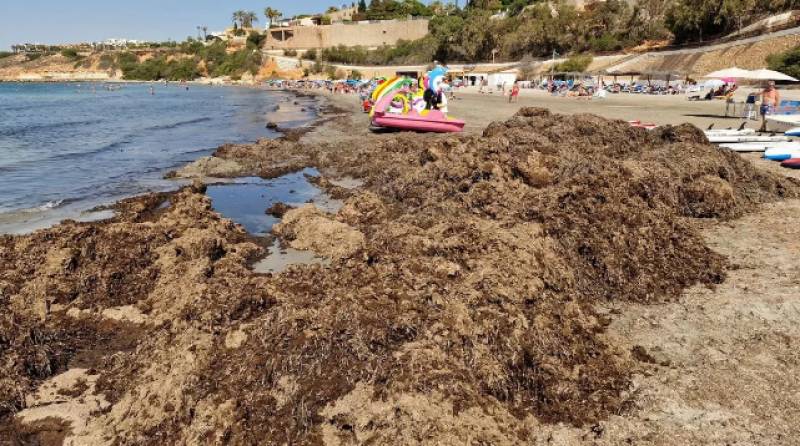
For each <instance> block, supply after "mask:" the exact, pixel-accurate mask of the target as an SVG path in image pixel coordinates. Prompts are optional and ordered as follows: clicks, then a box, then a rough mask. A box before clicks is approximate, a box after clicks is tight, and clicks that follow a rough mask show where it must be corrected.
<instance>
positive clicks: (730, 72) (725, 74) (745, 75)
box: [703, 67, 752, 79]
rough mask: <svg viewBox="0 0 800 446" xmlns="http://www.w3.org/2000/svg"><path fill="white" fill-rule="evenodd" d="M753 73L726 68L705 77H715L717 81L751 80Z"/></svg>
mask: <svg viewBox="0 0 800 446" xmlns="http://www.w3.org/2000/svg"><path fill="white" fill-rule="evenodd" d="M751 75H752V73H751V72H750V71H748V70H743V69H741V68H736V67H731V68H725V69H724V70H717V71H712V72H711V73H708V74H706V75H705V76H703V77H713V78H716V79H727V78H731V79H751V77H750V76H751Z"/></svg>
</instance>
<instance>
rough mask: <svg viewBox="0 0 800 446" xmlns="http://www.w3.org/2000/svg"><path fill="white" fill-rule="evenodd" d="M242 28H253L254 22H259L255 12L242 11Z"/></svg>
mask: <svg viewBox="0 0 800 446" xmlns="http://www.w3.org/2000/svg"><path fill="white" fill-rule="evenodd" d="M241 20H242V28H252V27H253V22H257V21H258V16H257V15H256V13H255V12H253V11H242V19H241Z"/></svg>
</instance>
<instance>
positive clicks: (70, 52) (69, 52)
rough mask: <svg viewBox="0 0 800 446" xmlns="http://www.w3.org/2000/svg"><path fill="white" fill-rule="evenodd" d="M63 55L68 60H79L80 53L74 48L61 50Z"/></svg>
mask: <svg viewBox="0 0 800 446" xmlns="http://www.w3.org/2000/svg"><path fill="white" fill-rule="evenodd" d="M61 55H62V56H64V57H66V58H67V59H77V58H78V51H76V50H75V49H74V48H64V49H63V50H61Z"/></svg>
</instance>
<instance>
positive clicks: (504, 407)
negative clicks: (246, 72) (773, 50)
mask: <svg viewBox="0 0 800 446" xmlns="http://www.w3.org/2000/svg"><path fill="white" fill-rule="evenodd" d="M309 93H310V94H312V95H314V96H320V97H321V98H326V99H325V101H326V102H327V103H328V104H326V105H330V106H331V107H336V106H340V107H341V108H340V109H335V108H331V109H330V113H329V116H327V118H329V119H327V120H324V119H323V118H322V117H320V119H319V120H317V122H316V125H313V128H310V129H308V130H307V131H303V132H302V134H301V135H297V137H294V138H289V137H287V138H279V139H275V140H267V139H264V140H259V141H257V142H256V143H252V144H231V145H226V146H222V147H220V148H218V149H217V150H216V151H215V153H214V155H215V156H214V157H213V158H217V159H218V161H215V162H223V161H224V162H226V163H228V162H230V163H232V164H228V165H226V166H223V167H226V168H229V169H232V170H231V171H235V173H236V174H237V175H239V176H241V175H254V176H260V177H262V178H271V177H274V176H276V175H279V174H280V173H281V172H286V171H296V170H300V169H299V168H298V167H316V168H317V169H318V170H319V172H320V173H321V174H322V175H321V176H320V177H318V178H317V179H315V180H314V181H315V182H316V184H317V186H318V187H320V189H322V190H324V191H326V192H328V193H330V194H331V195H334V194H335V195H337V196H338V197H340V198H341V199H342V200H343V201H344V206H343V207H342V208H341V209H340V210H339V211H338V212H336V213H324V212H321V211H319V210H315V209H314V207H313V206H302V207H298V208H295V209H289V210H286V213H285V214H282V215H283V219H282V221H281V222H280V223H279V224H278V225H276V227H275V228H274V233H275V236H276V237H277V238H278V240H280V243H281V244H282V246H284V247H288V248H291V249H300V250H306V251H312V252H315V253H317V254H319V255H320V256H322V257H324V258H326V259H328V260H329V261H328V262H327V263H325V264H319V265H303V266H297V267H291V268H289V269H288V270H286V271H284V272H283V273H281V274H257V273H254V272H253V271H251V270H250V266H251V265H252V260H253V259H254V258H257V257H259V256H262V255H263V254H264V249H265V247H264V246H262V245H259V244H258V243H254V241H253V240H252V237H250V236H249V234H247V233H245V232H244V231H242V230H241V229H239V228H238V227H237V226H236V225H233V224H232V223H231V222H230V221H229V220H226V219H223V218H220V217H219V215H217V213H215V212H213V211H212V210H211V208H210V205H209V199H208V198H207V197H206V196H205V194H204V192H205V189H204V188H205V185H203V184H201V183H200V182H199V181H197V182H194V183H193V185H192V186H189V187H185V188H182V189H180V190H178V191H175V192H172V193H170V194H169V199H168V202H169V205H168V206H166V207H162V204H163V203H164V201H165V199H164V198H163V197H156V196H154V195H152V194H151V195H144V196H137V197H134V198H130V199H127V200H124V201H123V202H120V203H118V216H117V217H116V218H115V220H114V221H109V222H101V223H90V224H75V223H65V224H62V225H58V226H57V227H54V228H51V229H48V230H45V231H41V232H40V233H37V234H33V235H29V236H24V237H8V236H2V237H0V255H5V256H7V257H5V258H7V259H8V262H9V263H8V265H9V266H7V267H6V268H7V270H6V271H4V272H5V273H7V274H5V275H4V276H3V277H4V279H3V280H5V282H0V295H7V296H10V298H9V302H10V303H8V304H7V305H8V308H10V309H12V310H13V311H14V312H15V314H24V315H26V317H27V318H26V319H24V323H25V324H29V325H30V326H31V327H36V328H37V329H41V330H49V329H51V328H50V327H51V326H62V327H71V326H73V325H75V324H78V326H79V327H80V328H81V330H82V331H81V333H82V335H81V336H83V337H79V336H76V335H74V334H72V333H71V332H69V331H68V330H66V331H64V332H58V334H54V335H53V336H54V337H53V339H54V341H52V342H53V344H54V345H55V344H56V343H62V344H63V345H64V349H67V348H74V349H76V351H78V355H77V356H76V357H77V359H75V357H73V358H71V359H69V360H67V362H66V363H64V364H56V367H55V368H56V370H55V372H58V373H60V372H64V371H66V370H67V369H69V372H67V373H62V374H56V375H55V376H54V377H46V378H48V379H47V380H46V381H44V384H42V383H41V380H37V379H33V378H26V377H25V376H23V375H22V374H17V375H13V376H15V377H19V379H17V381H15V385H17V386H18V388H19V389H23V390H22V391H21V392H22V393H23V394H26V395H34V396H35V398H33V397H32V398H31V399H30V400H29V403H27V404H23V406H26V405H27V407H26V408H25V409H24V410H22V411H21V412H19V413H18V414H17V415H14V416H12V418H11V421H10V422H8V423H6V424H4V422H3V421H2V419H0V434H2V433H3V432H11V433H12V434H14V433H19V432H26V435H39V434H41V435H43V434H46V433H48V432H54V431H58V432H61V433H60V434H59V435H62V438H66V439H67V440H68V441H73V442H74V444H76V445H79V444H104V443H107V442H111V441H123V442H124V441H129V442H140V443H141V442H145V443H146V439H144V438H143V437H142V432H148V433H150V434H153V433H157V434H158V436H157V441H159V442H162V443H163V442H169V443H196V442H198V441H200V439H209V438H218V439H223V438H224V439H225V441H231V442H234V443H235V442H247V441H248V439H249V440H251V441H261V442H265V443H282V442H297V443H304V442H312V441H319V442H327V443H329V444H337V443H336V442H340V443H341V442H345V444H348V443H347V441H350V442H351V443H358V442H365V441H371V442H373V443H375V444H409V443H413V439H415V438H423V437H424V438H429V439H436V440H441V441H442V442H443V444H453V445H455V444H460V442H459V440H460V439H463V438H466V436H468V435H474V437H472V438H474V439H475V440H476V441H481V442H484V443H486V444H497V445H505V444H509V445H517V444H536V443H537V442H540V441H541V442H547V441H550V440H552V439H555V440H557V441H559V442H560V443H561V444H564V445H584V444H588V443H589V442H597V443H599V444H609V445H610V444H620V443H622V442H625V441H631V440H632V441H633V442H642V443H646V444H652V445H658V446H666V445H670V444H674V442H675V441H679V442H682V443H686V444H714V439H715V438H759V439H762V440H763V441H760V444H764V445H766V444H778V443H780V441H781V440H780V439H781V438H784V439H785V438H794V436H795V435H796V434H798V433H799V432H798V431H797V426H796V424H793V423H792V420H793V414H794V413H796V411H797V409H798V407H797V404H796V401H791V399H790V398H788V397H787V398H783V397H781V395H793V394H795V391H796V390H798V389H797V386H796V384H795V382H794V381H792V380H791V379H788V378H789V377H791V376H793V374H794V373H796V372H797V371H800V364H798V363H797V362H792V360H791V355H792V351H793V348H794V347H793V346H794V345H796V344H795V343H796V342H797V341H798V340H800V332H798V328H797V324H796V318H797V317H798V315H797V314H796V312H793V310H792V308H793V307H792V300H791V299H790V296H791V290H792V289H793V287H795V288H796V280H794V279H792V277H791V273H792V271H793V269H792V268H793V266H792V264H791V258H792V253H793V252H795V251H794V250H796V249H797V248H798V245H797V242H796V241H792V240H794V239H793V238H792V232H791V231H792V229H791V225H790V224H788V222H790V221H792V218H794V217H796V216H800V201H799V200H798V199H797V198H798V197H800V181H796V180H795V181H793V180H788V179H786V178H784V177H783V176H781V175H779V174H778V173H777V172H775V173H772V174H770V173H765V172H762V171H758V170H756V169H754V168H753V166H752V165H751V164H750V163H749V162H748V161H746V160H745V159H743V158H740V157H738V156H728V155H726V154H724V153H722V152H720V151H719V150H717V149H715V148H713V147H711V146H709V145H707V144H705V143H704V142H703V140H704V138H702V137H701V136H702V135H699V134H698V132H697V131H696V130H695V129H693V128H691V127H688V126H681V127H677V128H672V129H660V130H657V131H654V132H651V133H648V132H646V131H644V130H641V129H631V128H629V126H627V124H625V123H624V122H616V121H609V120H606V119H603V118H599V117H593V116H588V115H572V117H571V118H570V119H566V115H553V114H550V113H549V112H546V111H543V110H541V109H532V108H525V109H522V110H520V111H519V112H517V114H516V115H515V116H513V117H507V118H508V119H505V120H504V119H502V118H503V117H504V116H502V114H503V113H505V110H506V109H505V108H504V109H502V110H498V109H493V110H492V113H493V114H491V116H484V117H483V118H484V119H487V118H492V117H493V118H496V119H495V121H496V122H494V123H492V124H490V125H488V126H487V127H485V128H480V129H477V128H475V127H478V126H477V125H475V126H474V127H472V128H470V129H468V131H467V132H466V133H465V134H463V135H418V134H384V135H372V134H369V133H368V131H367V129H366V126H365V125H361V124H362V123H363V121H365V120H366V118H365V116H364V115H363V114H360V113H358V112H357V111H356V110H357V104H356V101H355V99H354V97H352V96H338V97H337V96H333V97H331V96H330V95H327V94H319V93H317V94H315V93H312V92H308V93H305V94H309ZM348 104H350V105H348ZM471 104H472V103H470V102H469V101H465V102H464V103H462V104H461V106H460V107H463V108H465V109H466V108H468V107H469V106H470V105H471ZM456 109H457V108H456ZM351 111H352V113H351ZM459 111H460V110H459ZM473 113H474V114H476V115H477V114H481V113H483V114H484V115H490V113H488V112H487V110H474V111H473ZM201 164H203V163H200V162H198V161H195V162H193V163H191V164H190V165H189V166H193V165H194V166H195V167H197V172H196V173H199V174H200V175H195V176H199V177H202V176H203V175H202V174H207V173H220V172H215V171H214V170H213V169H214V168H221V167H220V166H221V165H217V166H214V165H212V164H213V163H209V162H206V163H205V165H201ZM232 166H233V167H232ZM203 168H207V169H210V170H203ZM181 170H186V168H184V169H181ZM723 175H724V176H725V178H728V179H729V180H726V179H725V178H723ZM342 177H351V178H358V179H361V180H363V181H364V183H363V184H361V185H359V186H357V187H356V188H355V189H347V188H343V187H341V186H339V185H337V183H336V182H335V181H333V180H334V179H336V178H342ZM764 225H768V226H769V227H775V228H784V229H785V231H783V232H781V231H778V230H776V231H771V232H770V233H769V234H764V232H763V227H764ZM759 248H760V249H759ZM787 262H788V263H787ZM38 265H41V266H38ZM795 270H796V268H795ZM87 278H93V279H92V280H94V282H92V281H87V280H88V279H87ZM793 280H794V281H793ZM28 283H30V284H31V285H30V286H28V285H25V284H28ZM87 283H89V284H93V283H99V284H100V285H101V286H96V287H95V286H89V287H87V286H86V284H87ZM108 290H112V291H113V292H108ZM3 303H4V302H3V301H2V299H0V304H3ZM676 314H677V315H679V317H677V318H676V316H675V315H676ZM764 318H768V319H769V322H770V323H769V324H765V323H764V321H765V319H764ZM726 320H727V321H730V320H736V324H731V323H725V321H726ZM1 327H2V325H0V328H1ZM103 327H106V328H105V330H106V331H103ZM108 327H111V329H112V330H116V331H117V332H119V333H116V334H109V333H108V331H107V330H109V328H108ZM26 328H27V326H26ZM123 328H124V329H125V330H127V331H124V330H123ZM751 334H753V337H752V338H751V337H750V335H751ZM22 341H24V339H23V340H22ZM22 341H21V343H20V344H19V345H25V344H24V342H22ZM62 344H59V345H62ZM11 345H12V351H14V352H17V351H18V350H15V348H16V347H14V346H16V345H17V344H16V343H14V342H12V344H11ZM54 348H55V347H54ZM56 351H62V350H58V349H56ZM20 352H21V350H20ZM17 354H21V355H24V352H21V353H17ZM776 361H778V362H779V363H780V364H781V368H780V370H777V369H776V368H775V367H773V366H774V364H775V362H776ZM76 364H77V365H76ZM78 366H80V369H79V368H78ZM80 370H83V371H82V372H81V371H80ZM54 374H55V373H54ZM74 374H78V375H79V376H80V377H82V379H83V380H84V384H85V386H76V385H75V384H74V383H75V380H74V379H73V380H72V381H70V380H68V379H67V378H68V377H70V376H73V375H74ZM26 379H27V381H26ZM211 383H213V385H211ZM744 383H747V389H748V390H747V392H738V391H737V389H741V388H742V386H743V384H744ZM47 389H53V390H47ZM707 389H711V390H710V391H707ZM59 390H60V392H59ZM47 392H52V393H53V394H54V395H60V396H59V398H60V399H58V400H56V399H53V398H51V399H48V395H49V394H48V393H47ZM65 394H67V395H71V394H75V395H76V396H75V397H67V396H63V395H65ZM765 406H766V407H768V408H769V409H768V410H766V411H761V410H760V409H759V408H760V407H765ZM298 407H301V408H302V409H298ZM97 408H100V410H99V411H98V410H97ZM190 408H191V409H192V410H193V412H192V414H193V415H192V416H191V417H185V416H183V415H180V414H184V413H187V411H188V410H189V409H190ZM456 408H458V409H456ZM298 410H300V412H298ZM298 413H300V414H301V417H302V420H301V422H298V421H297V420H298V415H297V414H298ZM687 413H688V414H689V416H687ZM254 416H255V417H257V418H256V421H255V422H253V421H252V420H253V418H252V417H254ZM0 418H2V417H1V416H0ZM7 420H8V419H7ZM46 420H49V421H46ZM53 420H56V421H53ZM59 420H61V421H59ZM57 422H63V423H66V425H67V426H68V427H67V428H64V427H62V428H60V430H59V429H58V423H57ZM4 425H5V429H6V430H5V431H4ZM112 429H113V434H111V436H112V437H114V438H110V439H106V438H105V436H107V435H109V434H110V433H111V431H112ZM31 432H32V433H31ZM598 432H599V433H598ZM12 438H13V437H12ZM587 439H588V440H587ZM451 440H452V441H451ZM756 443H759V441H756Z"/></svg>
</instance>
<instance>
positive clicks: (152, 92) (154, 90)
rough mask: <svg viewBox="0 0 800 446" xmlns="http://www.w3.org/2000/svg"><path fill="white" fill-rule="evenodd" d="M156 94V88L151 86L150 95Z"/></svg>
mask: <svg viewBox="0 0 800 446" xmlns="http://www.w3.org/2000/svg"><path fill="white" fill-rule="evenodd" d="M155 94H156V89H155V88H153V87H150V95H151V96H153V95H155Z"/></svg>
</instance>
